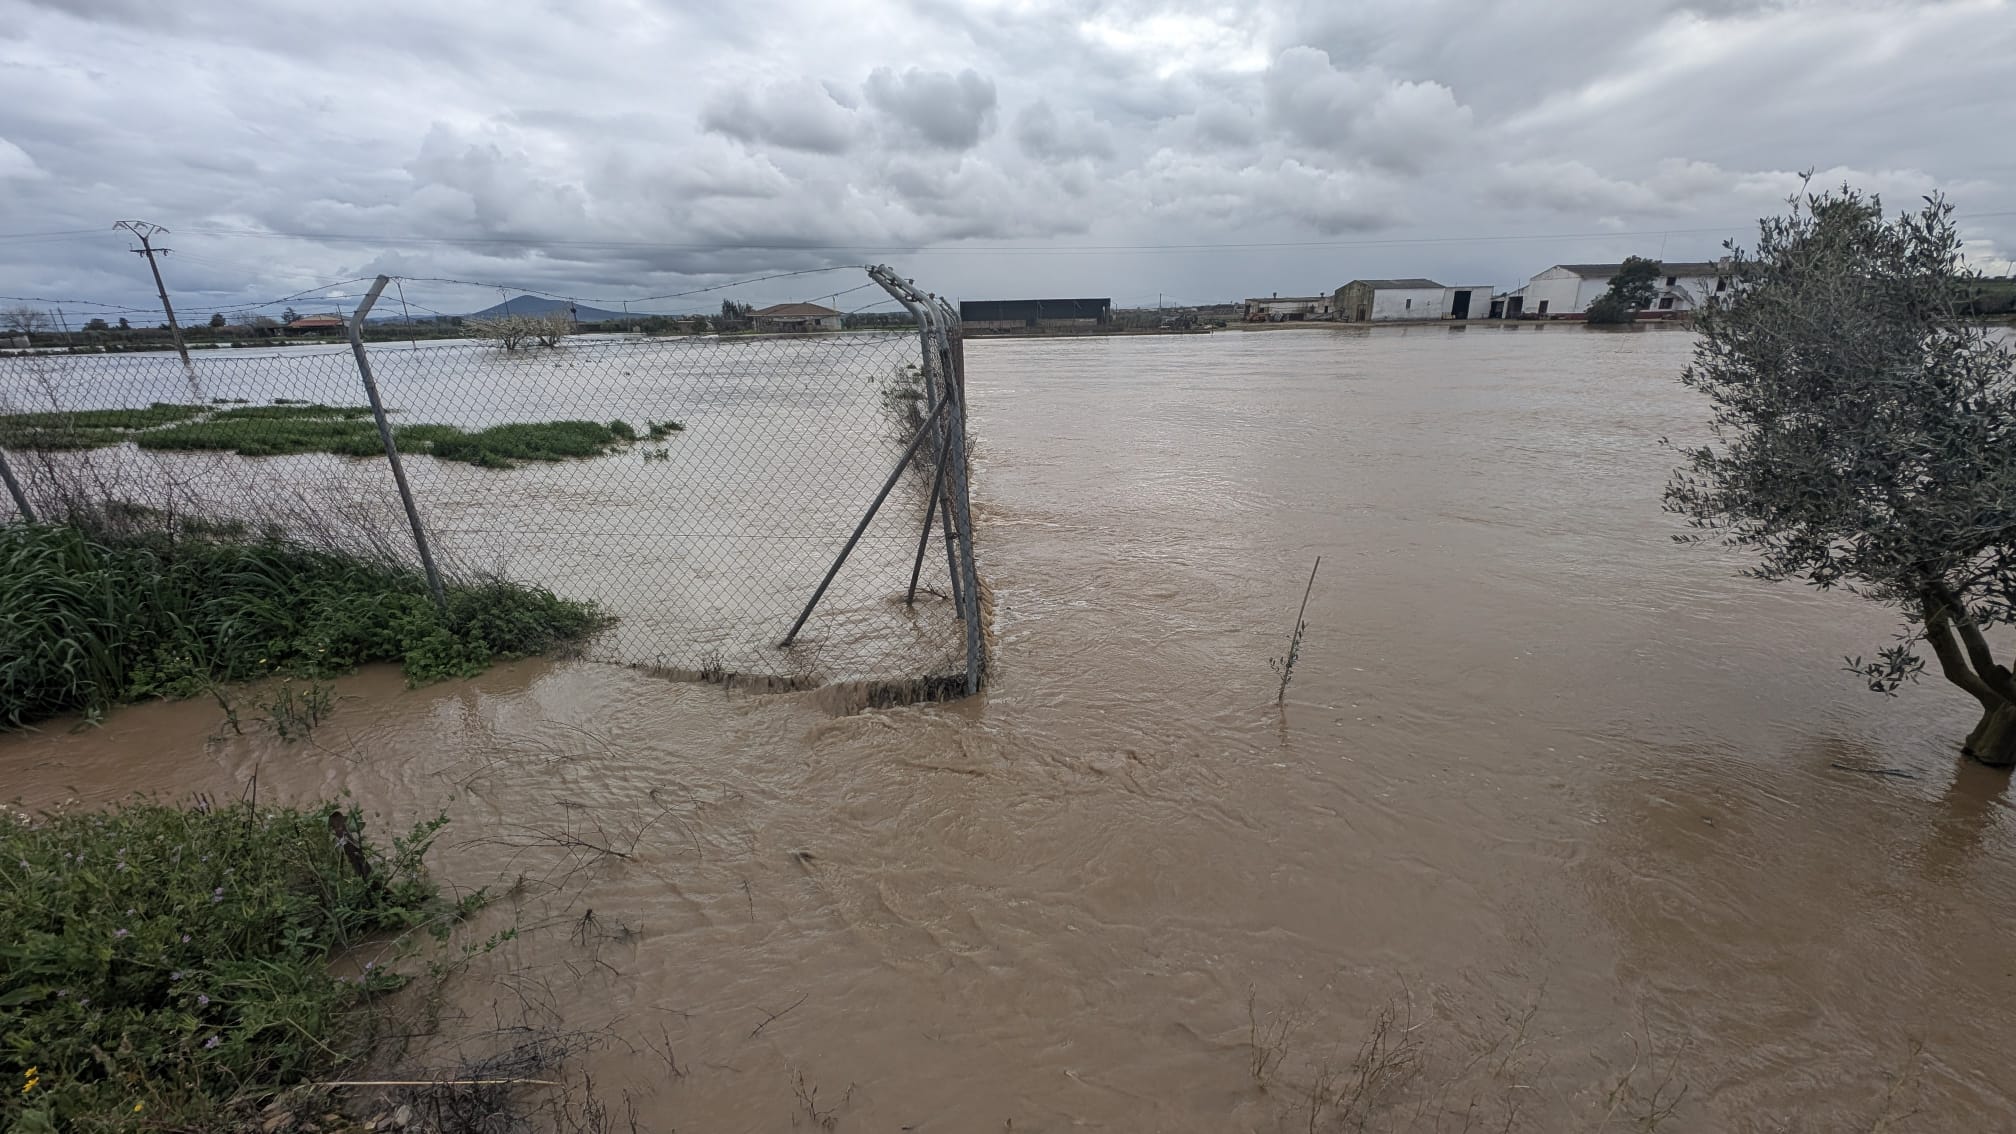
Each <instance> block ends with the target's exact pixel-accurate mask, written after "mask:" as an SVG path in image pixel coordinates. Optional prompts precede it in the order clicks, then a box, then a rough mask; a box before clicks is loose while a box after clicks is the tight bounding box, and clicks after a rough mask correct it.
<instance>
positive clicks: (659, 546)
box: [0, 269, 985, 694]
mask: <svg viewBox="0 0 2016 1134" xmlns="http://www.w3.org/2000/svg"><path fill="white" fill-rule="evenodd" d="M871 275H872V276H873V278H874V279H875V281H876V282H877V283H880V284H882V285H883V287H885V288H887V289H888V290H889V291H890V293H891V294H892V295H894V296H896V297H897V299H898V300H899V301H901V302H902V304H903V305H904V306H905V307H906V308H908V309H909V310H910V312H911V314H912V315H913V316H915V317H916V319H917V321H918V322H917V326H916V327H915V328H913V329H910V330H906V331H881V332H850V333H839V334H778V335H688V336H680V337H668V338H647V337H642V336H636V335H606V336H604V335H577V336H573V337H569V338H566V339H564V340H562V341H561V343H560V344H559V345H558V346H556V347H554V348H552V349H546V348H542V347H540V346H538V345H537V344H536V343H528V344H521V345H520V346H519V347H517V348H516V349H505V347H504V346H503V345H501V344H500V343H498V342H496V341H460V340H451V341H446V342H440V343H430V344H412V345H408V344H404V343H399V344H370V345H368V346H367V345H365V344H363V343H362V342H361V341H357V340H353V342H352V344H351V345H350V346H349V347H344V346H338V345H324V346H290V347H286V348H274V349H238V350H231V351H198V352H194V353H193V354H192V356H191V358H190V361H189V362H188V363H186V364H185V363H184V362H183V360H181V359H180V358H178V357H176V356H175V355H174V354H171V353H166V352H157V353H134V354H49V355H28V356H17V357H10V358H0V458H4V469H5V471H6V472H7V473H8V474H9V477H10V479H11V483H10V484H9V486H8V488H9V492H8V497H10V498H11V499H12V502H13V503H12V507H14V508H16V509H22V510H25V511H27V512H29V514H30V515H32V516H34V517H36V518H40V519H44V520H49V519H67V518H81V517H84V516H87V515H88V516H89V517H91V519H92V520H93V522H96V523H100V524H103V523H108V522H112V523H117V522H121V521H122V520H124V521H131V522H134V523H136V524H146V525H160V524H164V523H165V524H168V525H170V526H173V527H176V528H179V529H183V530H192V529H193V530H205V529H207V530H212V531H215V530H218V529H219V528H220V527H226V528H230V529H232V530H237V531H242V532H247V533H254V534H260V535H270V536H273V537H277V538H284V539H289V540H297V541H303V542H308V543H312V544H314V545H316V546H321V547H326V548H333V549H337V550H342V551H345V552H347V553H354V554H363V555H371V556H380V557H391V558H395V559H397V560H400V561H402V562H405V563H408V564H412V565H414V566H416V567H418V566H421V565H422V563H423V561H425V560H427V559H431V560H432V561H433V563H434V564H435V565H438V569H439V572H440V573H441V574H443V575H445V576H447V577H448V578H450V579H451V580H453V579H473V578H478V577H483V576H498V577H502V578H506V579H511V580H514V581H518V582H523V583H529V584H535V585H537V586H541V587H545V588H547V589H550V590H552V591H554V592H555V593H557V594H560V595H562V596H565V597H569V598H580V599H591V600H593V601H595V602H596V603H598V604H599V605H601V607H602V608H603V609H604V610H606V611H607V612H608V613H610V614H612V615H614V616H616V619H617V621H616V622H615V623H614V625H613V626H612V627H611V628H610V629H609V630H608V631H607V632H606V633H605V634H604V635H603V636H602V637H601V638H600V639H599V640H598V641H597V642H596V643H595V644H594V645H593V646H592V647H591V648H590V652H591V654H593V655H594V656H597V657H600V658H604V659H607V660H613V661H619V662H623V663H629V664H637V665H646V666H653V667H660V668H663V669H665V670H667V671H670V672H673V673H675V674H680V675H686V676H693V677H701V678H741V679H751V680H761V681H764V682H767V683H773V684H778V685H783V686H788V687H798V686H807V685H813V684H822V683H826V682H833V681H870V682H877V683H895V684H900V685H905V686H909V687H912V688H916V689H922V690H925V691H926V692H928V693H931V694H938V693H956V692H962V691H967V690H971V689H977V687H978V683H979V679H980V676H981V674H982V672H983V671H984V651H985V644H984V640H983V637H982V635H981V634H980V633H979V619H980V606H981V604H980V601H979V593H978V592H979V585H978V573H977V571H976V570H975V567H974V563H973V558H972V544H971V540H972V532H971V514H970V510H969V507H968V499H967V493H968V484H967V472H968V467H967V459H966V448H965V414H964V388H963V381H962V377H961V373H960V354H959V343H958V323H957V319H956V317H955V316H953V315H952V314H951V313H950V311H949V309H948V308H946V307H945V305H943V304H942V303H939V302H937V301H935V300H933V299H931V298H929V297H927V296H924V295H922V294H921V293H918V292H916V291H915V290H914V289H913V288H911V287H910V285H909V284H908V283H907V282H906V281H903V280H900V279H898V278H897V277H895V276H894V274H893V273H890V272H888V271H887V270H886V269H874V270H872V271H871ZM383 285H384V281H383V280H381V281H380V282H379V286H380V287H381V288H382V287H383ZM376 295H377V291H376V290H374V292H373V297H374V298H375V297H376ZM369 302H370V301H369V300H367V301H366V305H367V307H368V306H369ZM359 325H361V317H360V319H359V320H357V321H353V323H352V326H353V328H354V327H356V326H359ZM353 333H354V332H353ZM374 381H375V385H376V394H377V401H378V402H379V403H380V404H382V407H383V411H384V412H383V414H382V415H380V414H377V413H374V409H373V398H372V397H371V390H370V386H371V385H372V383H373V382H374ZM387 434H389V436H390V439H391V442H392V444H391V446H389V448H390V450H391V455H390V456H389V457H388V446H387V445H386V443H385V436H386V435H387ZM401 480H403V481H404V484H403V485H401V484H400V481H401ZM402 489H403V491H402ZM409 502H410V512H409V507H408V505H409ZM850 536H851V537H852V538H850ZM430 553H431V554H430ZM843 556H844V562H838V560H840V559H841V558H843ZM829 571H830V576H829ZM822 580H826V582H825V583H822ZM913 580H914V581H913ZM815 598H816V602H815ZM801 623H802V625H801Z"/></svg>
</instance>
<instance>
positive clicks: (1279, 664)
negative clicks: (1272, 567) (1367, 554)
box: [1267, 555, 1323, 705]
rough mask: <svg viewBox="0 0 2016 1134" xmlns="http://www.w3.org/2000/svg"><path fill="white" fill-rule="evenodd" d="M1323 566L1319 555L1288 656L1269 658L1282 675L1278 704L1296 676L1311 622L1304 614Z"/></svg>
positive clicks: (1311, 574)
mask: <svg viewBox="0 0 2016 1134" xmlns="http://www.w3.org/2000/svg"><path fill="white" fill-rule="evenodd" d="M1321 566H1323V557H1322V556H1320V555H1319V556H1317V557H1316V565H1315V566H1314V567H1311V568H1309V585H1308V586H1306V587H1304V588H1302V608H1301V609H1300V610H1297V611H1296V612H1295V633H1294V634H1293V635H1291V636H1290V637H1289V639H1288V656H1287V657H1285V658H1268V659H1267V665H1268V667H1269V668H1271V669H1272V670H1273V671H1274V672H1275V673H1278V674H1280V675H1281V687H1280V688H1279V689H1277V690H1275V692H1274V703H1275V704H1276V705H1279V704H1282V703H1283V702H1285V701H1287V699H1288V682H1289V680H1290V679H1292V678H1293V677H1294V676H1295V660H1296V659H1297V658H1299V657H1301V656H1302V634H1303V631H1305V630H1308V629H1309V624H1308V623H1307V622H1304V621H1303V620H1302V616H1303V615H1305V614H1307V613H1309V592H1310V591H1312V590H1315V589H1316V570H1317V568H1319V567H1321Z"/></svg>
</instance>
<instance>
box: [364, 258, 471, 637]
mask: <svg viewBox="0 0 2016 1134" xmlns="http://www.w3.org/2000/svg"><path fill="white" fill-rule="evenodd" d="M391 282H392V277H390V276H379V277H378V279H377V280H376V281H375V282H373V283H372V285H371V290H370V291H369V292H367V293H365V296H364V302H362V303H360V304H358V305H357V314H356V316H355V317H354V318H352V319H351V320H350V351H351V353H353V354H355V355H356V356H357V373H358V374H360V375H362V376H363V378H364V394H365V396H366V397H368V398H370V399H371V416H372V417H373V418H375V419H377V422H378V439H379V440H380V441H382V442H384V444H385V459H386V460H387V461H388V462H390V463H391V465H392V480H393V483H395V484H397V485H398V486H399V502H400V503H401V504H403V505H405V506H406V522H407V523H408V524H410V525H412V527H413V546H414V547H416V548H418V549H419V551H420V566H421V567H422V568H424V569H425V570H426V572H427V591H428V593H429V594H431V595H433V596H434V605H435V606H436V607H437V608H439V609H440V611H441V613H443V614H446V613H448V593H447V591H446V590H444V589H443V588H442V586H441V571H440V569H439V568H437V567H435V566H434V552H433V550H432V549H431V548H429V547H428V546H427V529H426V528H425V527H423V526H421V523H420V509H419V508H417V507H415V506H414V504H413V488H412V486H411V485H408V484H407V483H406V466H404V465H402V464H400V463H399V446H398V445H396V444H394V443H393V441H392V422H391V421H389V420H388V419H387V418H386V416H385V400H384V399H383V398H380V397H379V396H378V379H376V378H374V377H372V375H371V359H370V358H369V357H367V356H366V355H365V353H364V318H365V316H367V315H369V314H371V306H372V305H373V304H375V303H377V302H378V296H379V294H380V293H382V292H383V291H384V290H385V285H386V284H388V283H391Z"/></svg>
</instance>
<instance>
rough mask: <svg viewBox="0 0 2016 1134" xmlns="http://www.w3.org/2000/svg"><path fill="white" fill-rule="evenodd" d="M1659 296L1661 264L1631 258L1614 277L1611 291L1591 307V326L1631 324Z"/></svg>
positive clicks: (1589, 314)
mask: <svg viewBox="0 0 2016 1134" xmlns="http://www.w3.org/2000/svg"><path fill="white" fill-rule="evenodd" d="M1658 294H1659V261H1657V260H1648V259H1646V258H1645V257H1643V256H1627V257H1625V258H1624V263H1623V264H1622V265H1620V266H1619V267H1618V269H1617V274H1616V275H1614V276H1611V277H1610V289H1609V290H1608V291H1606V292H1604V293H1603V294H1602V295H1599V296H1597V297H1596V298H1595V300H1594V301H1593V302H1591V303H1590V304H1589V311H1588V320H1589V321H1590V322H1591V323H1629V322H1632V321H1634V320H1635V319H1637V318H1638V313H1639V312H1640V311H1643V310H1644V309H1646V308H1647V307H1650V306H1652V300H1653V299H1655V298H1657V296H1658Z"/></svg>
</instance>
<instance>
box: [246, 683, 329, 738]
mask: <svg viewBox="0 0 2016 1134" xmlns="http://www.w3.org/2000/svg"><path fill="white" fill-rule="evenodd" d="M256 704H257V705H258V706H259V708H260V709H261V710H262V711H263V712H264V713H265V716H264V717H263V718H261V719H263V720H264V721H265V722H266V726H267V727H268V728H271V729H272V730H273V734H274V735H275V736H278V737H279V738H280V739H281V740H284V741H287V742H289V743H292V742H294V741H296V740H306V739H307V738H308V735H309V734H310V733H312V732H314V731H315V727H316V726H317V725H319V724H321V723H322V722H323V721H324V720H325V719H327V718H328V716H329V714H330V713H332V712H334V711H335V708H336V687H335V686H333V685H330V684H328V683H326V682H322V681H310V682H309V683H308V684H307V686H306V687H305V688H297V687H296V686H295V684H294V683H293V682H292V681H283V682H281V683H280V688H279V689H278V690H276V691H275V692H274V694H273V699H272V700H270V701H260V702H256Z"/></svg>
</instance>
